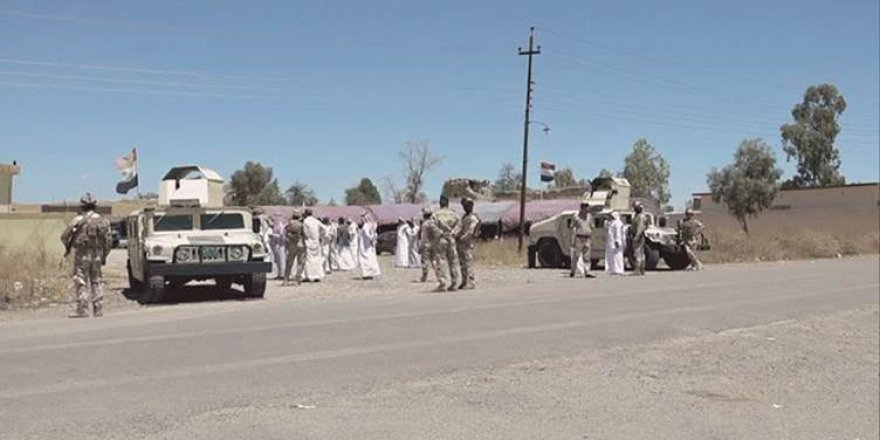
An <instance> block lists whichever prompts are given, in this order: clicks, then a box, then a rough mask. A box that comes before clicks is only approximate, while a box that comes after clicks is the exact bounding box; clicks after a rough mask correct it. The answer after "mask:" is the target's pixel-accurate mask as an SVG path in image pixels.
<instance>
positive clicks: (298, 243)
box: [284, 217, 306, 285]
mask: <svg viewBox="0 0 880 440" xmlns="http://www.w3.org/2000/svg"><path fill="white" fill-rule="evenodd" d="M284 239H285V243H284V246H285V250H286V251H287V252H286V253H287V255H286V257H285V265H284V266H285V267H284V285H287V284H289V283H290V271H291V269H293V267H294V265H296V272H295V273H294V277H293V279H294V281H295V282H296V283H297V284H299V282H300V281H301V280H302V275H303V269H304V268H305V259H306V244H305V228H304V226H303V223H302V221H301V220H300V219H299V218H298V217H294V218H293V219H292V220H290V223H288V224H287V226H285V227H284Z"/></svg>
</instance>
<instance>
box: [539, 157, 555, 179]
mask: <svg viewBox="0 0 880 440" xmlns="http://www.w3.org/2000/svg"><path fill="white" fill-rule="evenodd" d="M555 178H556V165H554V164H552V163H550V162H541V182H552V181H553V179H555Z"/></svg>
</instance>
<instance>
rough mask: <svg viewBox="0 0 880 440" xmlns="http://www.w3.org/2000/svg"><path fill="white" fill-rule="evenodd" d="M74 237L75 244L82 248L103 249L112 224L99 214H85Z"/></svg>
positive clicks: (76, 246)
mask: <svg viewBox="0 0 880 440" xmlns="http://www.w3.org/2000/svg"><path fill="white" fill-rule="evenodd" d="M80 225H81V226H79V230H78V231H77V233H76V236H75V237H74V239H73V246H74V247H75V248H77V249H82V250H103V249H104V247H105V246H106V244H107V237H108V236H109V235H110V224H109V223H108V222H107V221H106V220H104V218H103V217H101V216H100V215H97V214H93V213H88V214H85V217H84V218H83V221H81V222H80Z"/></svg>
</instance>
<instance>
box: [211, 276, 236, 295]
mask: <svg viewBox="0 0 880 440" xmlns="http://www.w3.org/2000/svg"><path fill="white" fill-rule="evenodd" d="M214 284H215V285H216V286H217V290H219V291H221V292H228V291H229V289H231V288H232V279H231V278H228V277H222V278H217V279H216V280H214Z"/></svg>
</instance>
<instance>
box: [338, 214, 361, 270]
mask: <svg viewBox="0 0 880 440" xmlns="http://www.w3.org/2000/svg"><path fill="white" fill-rule="evenodd" d="M357 240H358V234H357V227H356V226H355V225H354V224H353V223H352V221H351V219H348V220H346V219H343V218H340V219H339V226H338V227H337V228H336V253H337V256H338V257H339V258H338V259H337V261H338V263H337V264H338V265H339V270H342V271H349V270H355V269H357V266H358V262H357Z"/></svg>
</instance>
